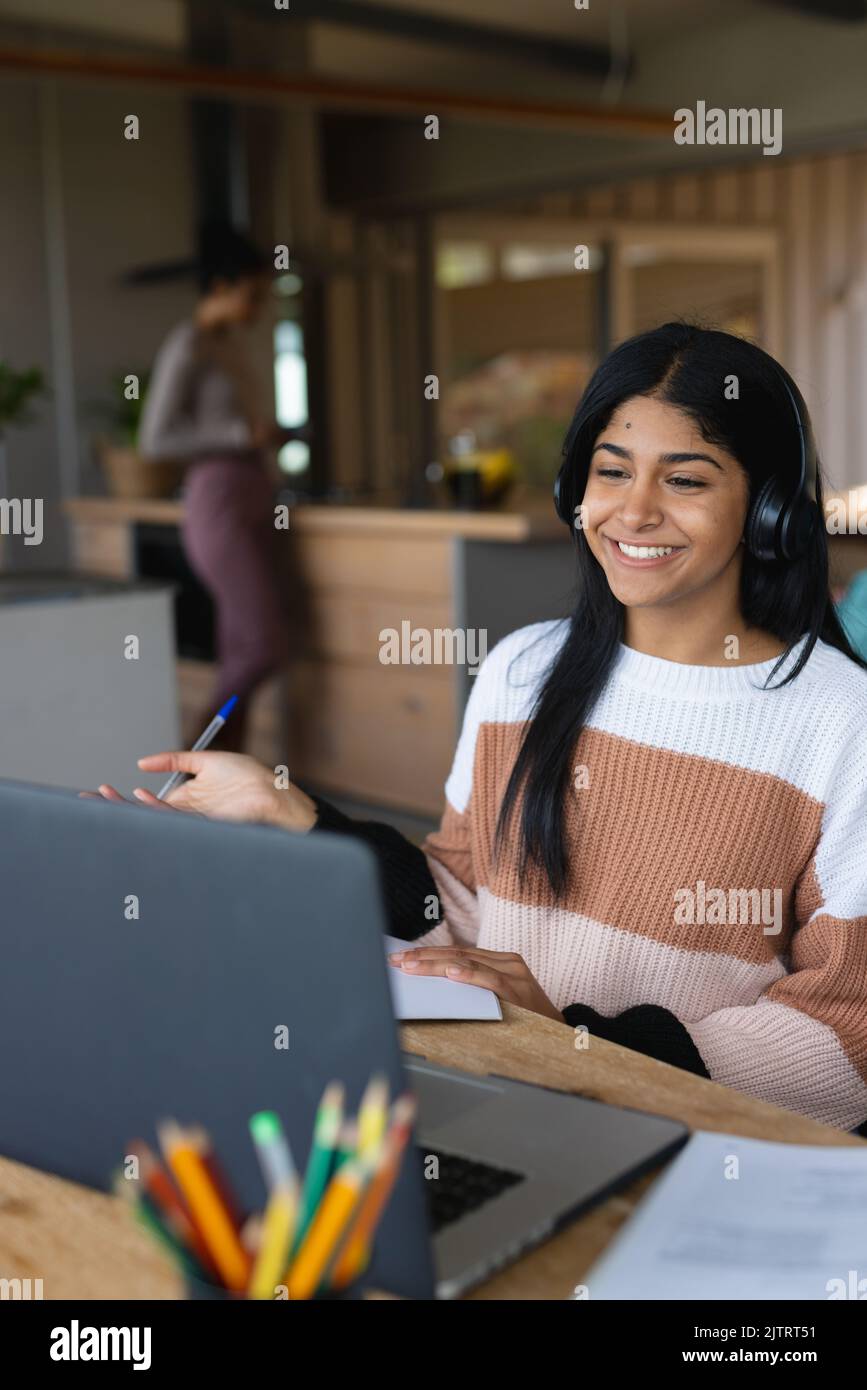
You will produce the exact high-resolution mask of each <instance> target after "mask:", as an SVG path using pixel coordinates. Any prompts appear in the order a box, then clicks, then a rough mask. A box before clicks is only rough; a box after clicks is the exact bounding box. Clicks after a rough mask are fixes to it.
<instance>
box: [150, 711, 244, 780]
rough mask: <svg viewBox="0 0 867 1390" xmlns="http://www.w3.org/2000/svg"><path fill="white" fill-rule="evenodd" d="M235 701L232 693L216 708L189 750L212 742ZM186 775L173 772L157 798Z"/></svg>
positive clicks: (199, 751) (199, 749)
mask: <svg viewBox="0 0 867 1390" xmlns="http://www.w3.org/2000/svg"><path fill="white" fill-rule="evenodd" d="M237 703H238V697H237V695H233V696H232V697H231V698H230V699H228V700H227V701H226V703H225V704H224V705H223V708H222V709H221V710H218V711H217V713H216V714H215V715H214V717H213V719H212V720H211V722H210V724H209V725H208V727H207V729H206V730H205V732H204V733H203V734H199V737H198V738H197V739H196V741H195V743H194V744H193V746H192V749H191V750H190V751H191V752H193V753H201V751H202V749H203V748H207V747H208V745H209V744H210V743H213V742H214V739H215V738H216V737H217V734H218V733H219V732H220V730H221V729H222V727H223V725H224V724H225V722H226V720H227V719H228V718H229V715H230V714H231V713H232V710H233V709H234V708H235V706H236V704H237ZM188 776H189V774H188V773H186V772H173V773H172V775H171V777H170V778H169V780H168V781H167V782H166V784H165V786H164V787H161V788H160V790H159V792H158V793H157V800H158V801H165V799H166V797H167V796H168V794H169V792H172V791H174V789H175V787H179V786H180V785H181V783H182V782H186V780H187V777H188Z"/></svg>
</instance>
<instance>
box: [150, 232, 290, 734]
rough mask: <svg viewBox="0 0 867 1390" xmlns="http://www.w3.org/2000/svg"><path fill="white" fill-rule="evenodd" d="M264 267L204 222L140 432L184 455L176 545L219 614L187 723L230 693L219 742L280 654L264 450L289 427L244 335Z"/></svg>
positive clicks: (257, 254)
mask: <svg viewBox="0 0 867 1390" xmlns="http://www.w3.org/2000/svg"><path fill="white" fill-rule="evenodd" d="M270 269H271V268H270V264H269V262H268V260H267V259H266V257H265V256H264V255H263V254H262V252H261V251H260V250H259V249H258V248H257V247H256V246H255V245H254V244H253V243H252V242H251V241H250V240H248V238H247V237H246V236H244V235H242V234H241V233H240V232H238V231H236V230H234V229H233V228H231V227H229V226H225V225H211V226H209V227H207V228H206V229H205V231H204V233H203V235H202V238H201V249H200V259H199V297H198V300H197V302H196V305H195V308H194V310H193V312H192V314H191V316H190V317H189V318H188V319H185V320H184V321H183V322H182V323H179V324H177V325H176V326H175V327H174V328H173V329H172V330H171V332H170V333H169V334H168V336H167V338H166V339H165V341H164V343H163V345H162V347H161V348H160V350H159V352H158V354H157V357H156V361H155V363H154V368H153V374H152V376H151V381H150V386H149V388H148V393H147V397H146V400H145V403H144V408H143V412H142V421H141V427H140V431H139V441H138V442H139V450H140V452H141V454H142V455H143V457H145V458H151V459H169V460H174V461H177V462H182V463H185V464H186V465H187V472H186V477H185V482H184V492H183V499H184V519H183V525H182V532H181V534H182V540H183V546H184V551H185V554H186V557H187V559H188V561H189V564H190V566H191V568H192V569H193V571H194V572H195V573H196V575H197V576H198V577H199V579H200V580H201V581H202V583H203V584H204V585H205V587H206V588H207V589H208V591H209V592H210V594H211V597H212V598H213V601H214V605H215V609H216V620H217V654H218V676H217V688H216V691H215V692H214V695H213V698H212V700H211V701H210V702H209V704H208V708H207V710H204V711H202V713H201V716H200V717H199V718H198V720H197V730H196V732H197V733H198V732H200V731H201V729H203V728H204V727H205V725H207V724H208V723H210V720H211V717H212V715H213V714H214V712H215V711H216V710H217V709H219V708H221V706H222V705H223V704H224V703H225V701H226V700H227V699H228V698H229V697H230V696H231V695H237V696H238V704H237V707H236V709H235V711H234V713H233V716H232V719H231V720H230V721H229V722H228V724H227V725H226V726H225V728H224V729H223V731H222V733H221V735H220V744H221V746H222V747H223V748H224V749H227V750H229V749H231V750H238V749H240V748H242V747H243V743H244V734H245V727H246V722H247V714H248V710H249V703H250V698H251V696H252V695H253V693H254V691H255V690H256V689H257V688H258V687H259V686H260V685H261V684H262V683H263V682H264V681H266V680H267V679H268V678H269V677H270V676H272V675H274V674H275V672H276V671H277V670H279V668H280V667H281V665H283V663H284V662H285V661H286V659H287V656H288V642H287V635H286V619H285V614H284V611H283V604H282V599H281V592H280V587H279V584H278V579H277V573H278V571H277V556H276V533H275V528H274V495H275V481H276V480H275V478H274V477H273V475H272V473H271V471H270V469H269V453H270V452H271V451H273V450H276V449H278V448H280V447H282V445H283V444H285V443H286V442H287V441H288V440H289V439H292V438H295V436H296V435H297V433H298V432H297V431H294V430H287V429H284V428H283V427H282V426H280V425H278V424H277V423H276V422H275V420H274V419H273V416H272V413H271V409H270V405H267V404H266V400H267V399H268V397H267V394H266V391H265V383H264V382H262V381H261V380H260V379H259V378H258V376H257V373H256V370H255V369H254V366H253V363H252V361H251V358H250V353H249V349H248V347H247V344H246V343H245V342H244V339H243V333H242V329H243V328H245V327H248V326H250V325H252V324H253V323H255V321H256V320H257V319H258V318H259V316H260V314H261V311H262V308H263V306H264V304H265V301H266V298H267V294H268V289H269V282H270Z"/></svg>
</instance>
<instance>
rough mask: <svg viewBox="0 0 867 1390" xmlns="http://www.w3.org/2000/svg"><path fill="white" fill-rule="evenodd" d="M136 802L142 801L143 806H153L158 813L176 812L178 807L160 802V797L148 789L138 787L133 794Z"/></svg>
mask: <svg viewBox="0 0 867 1390" xmlns="http://www.w3.org/2000/svg"><path fill="white" fill-rule="evenodd" d="M133 796H134V797H135V799H136V801H140V802H141V803H142V805H143V806H151V807H152V808H153V809H154V810H157V811H176V810H177V809H178V808H177V806H172V805H171V803H170V802H168V801H160V799H159V797H158V796H154V794H153V792H151V791H148V789H147V787H136V789H135V791H134V792H133Z"/></svg>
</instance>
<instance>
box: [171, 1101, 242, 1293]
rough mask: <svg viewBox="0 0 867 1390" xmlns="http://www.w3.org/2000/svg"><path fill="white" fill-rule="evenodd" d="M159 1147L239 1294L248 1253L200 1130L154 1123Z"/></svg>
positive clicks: (227, 1281)
mask: <svg viewBox="0 0 867 1390" xmlns="http://www.w3.org/2000/svg"><path fill="white" fill-rule="evenodd" d="M157 1133H158V1134H159V1140H160V1146H161V1148H162V1151H163V1153H164V1154H165V1157H166V1162H167V1163H168V1165H169V1168H170V1169H171V1171H172V1173H173V1174H174V1178H175V1181H176V1182H177V1184H178V1187H179V1188H180V1190H181V1193H182V1195H183V1197H184V1200H185V1201H186V1203H187V1206H188V1207H189V1209H190V1214H191V1215H192V1218H193V1220H194V1221H195V1223H196V1225H197V1227H198V1228H199V1230H200V1232H201V1234H202V1238H203V1240H204V1241H205V1244H206V1245H207V1247H208V1250H209V1252H210V1254H211V1258H212V1260H213V1263H214V1264H215V1265H216V1267H217V1269H218V1271H219V1273H220V1277H221V1279H222V1281H223V1283H224V1284H225V1286H226V1288H228V1289H232V1290H234V1291H236V1292H238V1293H242V1292H243V1291H244V1290H245V1289H246V1287H247V1281H248V1279H249V1277H250V1265H251V1260H250V1255H249V1253H248V1252H247V1251H246V1250H245V1249H244V1246H243V1245H242V1244H241V1239H240V1236H239V1235H238V1231H237V1229H236V1227H235V1223H234V1221H233V1220H232V1218H231V1216H230V1214H229V1212H228V1211H227V1210H226V1206H225V1204H224V1202H223V1199H222V1197H221V1195H220V1192H219V1190H218V1189H217V1187H216V1186H215V1184H214V1181H213V1178H212V1177H211V1174H210V1173H209V1171H208V1167H207V1164H206V1162H205V1158H204V1153H205V1152H207V1150H208V1149H209V1147H210V1146H209V1144H208V1142H207V1138H206V1136H204V1135H203V1133H202V1132H201V1131H191V1130H186V1131H185V1130H183V1129H181V1128H180V1126H179V1125H177V1124H175V1123H174V1122H173V1121H166V1122H165V1123H163V1124H161V1125H160V1126H158V1130H157Z"/></svg>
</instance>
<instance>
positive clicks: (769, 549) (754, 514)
mask: <svg viewBox="0 0 867 1390" xmlns="http://www.w3.org/2000/svg"><path fill="white" fill-rule="evenodd" d="M784 506H785V502H784V499H783V498H782V496H781V490H780V488H779V486H778V484H777V480H776V478H768V480H767V482H766V483H764V484H763V486H762V488H761V489H760V491H759V493H758V495H757V497H756V499H755V501H754V502H753V505H752V507H751V508H750V512H749V516H748V517H747V524H746V526H745V527H744V540H745V541H746V543H747V549H748V550H749V552H750V554H751V555H755V557H756V559H757V560H779V559H782V558H783V557H782V556H781V555H780V554H779V552H778V549H777V527H778V524H779V520H780V513H781V512H782V510H783V507H784Z"/></svg>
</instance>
